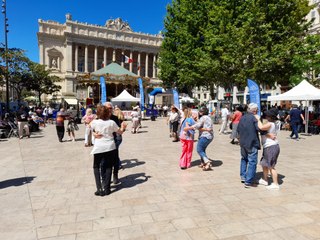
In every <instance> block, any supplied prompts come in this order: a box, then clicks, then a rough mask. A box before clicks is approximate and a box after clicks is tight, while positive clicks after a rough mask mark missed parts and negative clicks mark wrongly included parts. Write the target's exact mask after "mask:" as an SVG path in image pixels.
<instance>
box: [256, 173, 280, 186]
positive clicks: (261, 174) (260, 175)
mask: <svg viewBox="0 0 320 240" xmlns="http://www.w3.org/2000/svg"><path fill="white" fill-rule="evenodd" d="M262 176H263V172H257V173H256V176H255V179H257V181H259V179H260V178H262ZM285 177H286V176H284V175H282V174H279V173H278V183H279V185H281V184H282V183H283V179H284V178H285ZM269 179H271V181H272V177H271V176H270V177H269ZM269 183H270V181H269Z"/></svg>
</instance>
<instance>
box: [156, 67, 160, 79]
mask: <svg viewBox="0 0 320 240" xmlns="http://www.w3.org/2000/svg"><path fill="white" fill-rule="evenodd" d="M159 74H160V68H156V76H157V77H158V76H159Z"/></svg>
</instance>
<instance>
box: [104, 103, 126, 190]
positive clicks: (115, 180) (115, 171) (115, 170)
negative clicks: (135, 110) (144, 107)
mask: <svg viewBox="0 0 320 240" xmlns="http://www.w3.org/2000/svg"><path fill="white" fill-rule="evenodd" d="M104 106H105V107H106V108H108V109H110V111H112V112H113V105H112V103H111V102H105V103H104ZM110 120H113V121H115V123H116V124H117V125H118V126H119V127H121V126H120V125H121V124H120V121H119V118H118V117H117V116H115V115H114V114H113V113H112V114H111V116H110ZM113 137H114V141H115V144H116V147H117V152H116V158H117V162H116V164H115V165H114V166H113V181H112V182H113V184H118V183H119V177H118V173H119V168H120V165H121V162H120V157H119V146H120V144H121V142H122V136H121V135H117V134H116V133H113Z"/></svg>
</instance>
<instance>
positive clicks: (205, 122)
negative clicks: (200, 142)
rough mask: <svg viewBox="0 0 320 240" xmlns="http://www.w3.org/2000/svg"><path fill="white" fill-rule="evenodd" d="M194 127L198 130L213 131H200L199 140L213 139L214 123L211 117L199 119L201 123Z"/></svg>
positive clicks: (205, 116)
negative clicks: (203, 138)
mask: <svg viewBox="0 0 320 240" xmlns="http://www.w3.org/2000/svg"><path fill="white" fill-rule="evenodd" d="M193 126H194V127H195V128H196V129H200V128H206V129H211V131H200V135H199V138H202V137H205V138H207V139H212V138H213V123H212V120H211V118H210V117H209V116H207V115H204V116H202V117H201V118H200V119H199V121H198V122H197V123H196V124H195V125H193Z"/></svg>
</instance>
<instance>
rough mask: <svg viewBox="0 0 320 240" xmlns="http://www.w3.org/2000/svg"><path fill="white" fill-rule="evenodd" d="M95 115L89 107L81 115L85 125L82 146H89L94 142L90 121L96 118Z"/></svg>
mask: <svg viewBox="0 0 320 240" xmlns="http://www.w3.org/2000/svg"><path fill="white" fill-rule="evenodd" d="M96 117H97V116H96V115H95V114H93V113H92V109H91V108H87V110H86V113H85V115H84V116H83V117H82V120H81V121H82V122H83V123H84V125H85V133H84V146H85V147H90V146H92V144H94V137H93V135H92V129H91V126H90V123H91V122H92V121H93V120H94V119H95V118H96Z"/></svg>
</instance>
